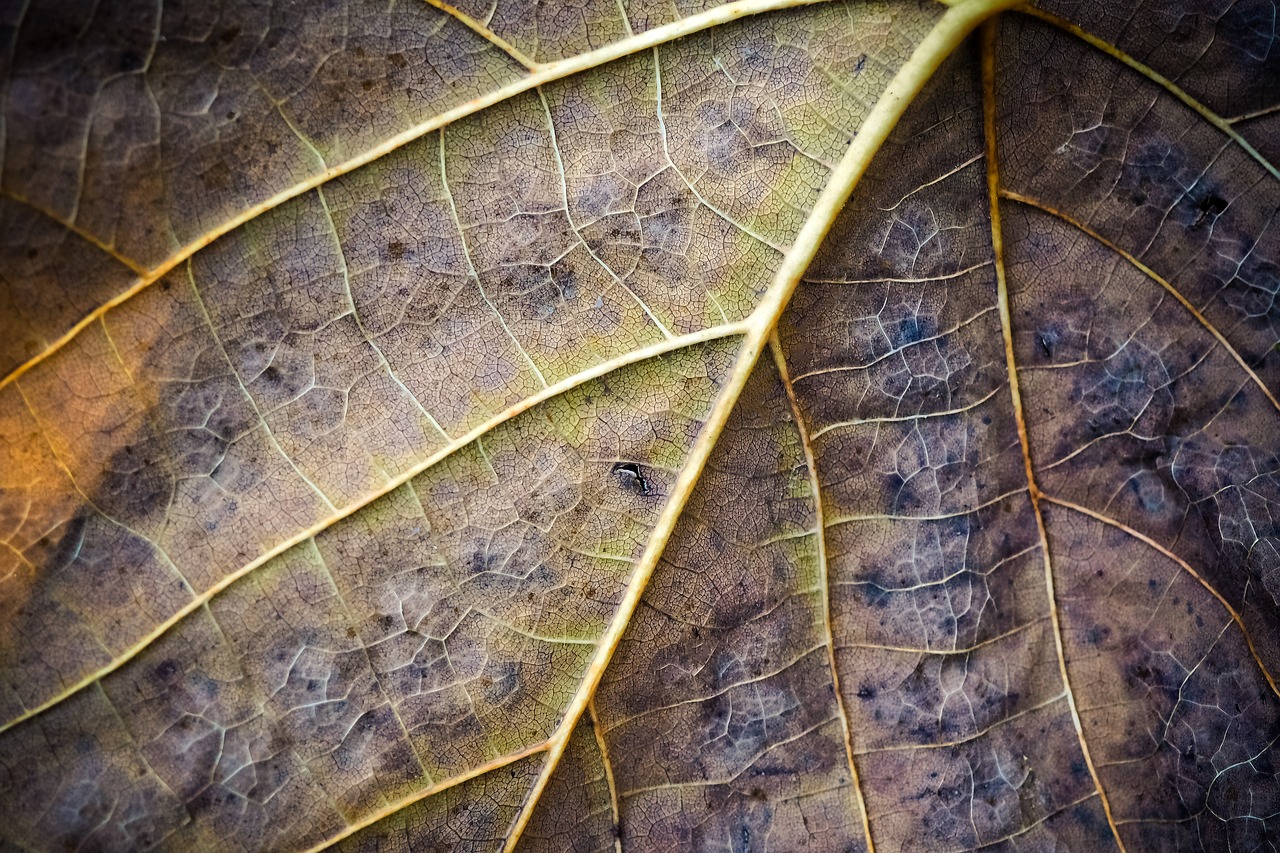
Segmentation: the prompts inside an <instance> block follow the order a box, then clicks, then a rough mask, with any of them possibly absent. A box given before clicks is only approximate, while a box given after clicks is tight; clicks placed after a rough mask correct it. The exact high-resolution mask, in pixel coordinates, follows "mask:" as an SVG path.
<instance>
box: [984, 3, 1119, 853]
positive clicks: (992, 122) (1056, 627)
mask: <svg viewBox="0 0 1280 853" xmlns="http://www.w3.org/2000/svg"><path fill="white" fill-rule="evenodd" d="M998 32H999V31H998V23H997V22H996V21H995V20H991V21H988V22H986V23H985V24H984V25H983V27H982V116H983V126H984V134H983V135H984V137H985V139H986V154H987V203H988V204H989V206H990V216H991V248H992V252H993V253H994V256H995V270H996V294H997V295H996V299H997V302H998V303H999V308H1000V328H1001V332H1002V333H1003V337H1004V354H1005V366H1006V370H1007V371H1008V375H1009V396H1010V397H1011V399H1012V403H1013V415H1014V419H1015V421H1016V422H1017V426H1018V443H1019V445H1020V446H1021V448H1022V464H1023V468H1024V470H1025V472H1026V477H1027V495H1028V497H1029V498H1030V500H1031V508H1032V510H1033V511H1034V513H1035V517H1036V531H1037V532H1038V534H1039V536H1040V552H1041V553H1042V554H1043V555H1044V583H1045V590H1046V593H1047V595H1048V597H1049V616H1050V619H1051V621H1052V623H1053V643H1054V647H1055V649H1056V651H1057V655H1058V673H1059V675H1060V676H1061V678H1062V686H1063V688H1064V689H1065V691H1066V697H1067V707H1068V708H1069V709H1070V710H1071V722H1072V724H1073V725H1074V726H1075V729H1076V739H1077V740H1078V741H1079V743H1080V752H1081V753H1082V754H1083V755H1084V761H1085V765H1086V766H1087V767H1088V768H1089V775H1090V776H1091V777H1092V778H1093V785H1094V787H1095V788H1097V790H1098V798H1099V799H1100V800H1101V802H1102V810H1103V811H1104V812H1105V813H1106V815H1107V823H1108V824H1109V825H1110V827H1111V834H1112V835H1113V836H1114V837H1115V839H1116V845H1117V846H1118V847H1119V848H1120V853H1125V846H1124V840H1123V839H1122V838H1121V837H1120V830H1119V828H1118V827H1117V826H1116V821H1115V817H1114V815H1112V813H1111V803H1110V801H1109V800H1108V798H1107V793H1106V791H1105V790H1104V789H1103V787H1102V780H1101V779H1100V778H1099V776H1098V770H1097V768H1096V767H1095V766H1094V763H1093V757H1092V756H1091V755H1090V753H1089V744H1088V743H1087V742H1086V741H1085V737H1084V726H1083V725H1082V724H1081V722H1080V712H1079V709H1077V708H1076V698H1075V693H1074V692H1073V691H1072V689H1071V679H1070V677H1069V676H1068V674H1067V656H1066V651H1065V649H1064V648H1063V642H1062V624H1061V620H1060V619H1059V616H1058V605H1057V600H1058V599H1057V594H1056V593H1055V592H1054V583H1053V564H1052V562H1051V560H1050V558H1049V534H1048V530H1047V529H1046V528H1045V524H1044V513H1043V511H1042V510H1041V507H1040V488H1039V486H1037V485H1036V478H1035V466H1034V464H1033V463H1032V460H1031V443H1030V441H1029V436H1028V434H1027V419H1026V414H1025V413H1024V411H1023V407H1022V392H1021V390H1020V388H1019V385H1018V366H1017V362H1016V360H1015V358H1014V349H1013V317H1012V313H1011V312H1010V310H1009V282H1008V279H1007V277H1006V275H1005V267H1004V235H1003V231H1002V229H1001V226H1000V173H999V167H998V162H997V159H996V158H997V153H998V151H997V147H996V99H995V79H996V67H995V53H996V38H997V35H998Z"/></svg>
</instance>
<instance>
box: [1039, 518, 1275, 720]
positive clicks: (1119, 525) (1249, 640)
mask: <svg viewBox="0 0 1280 853" xmlns="http://www.w3.org/2000/svg"><path fill="white" fill-rule="evenodd" d="M1040 497H1041V499H1043V500H1045V501H1047V502H1048V503H1051V504H1057V505H1058V506H1061V507H1066V508H1067V509H1070V510H1075V511H1076V512H1078V513H1080V514H1081V515H1087V516H1089V517H1090V518H1092V519H1094V520H1096V521H1101V522H1102V523H1103V524H1109V525H1111V526H1112V527H1114V528H1116V529H1117V530H1121V531H1123V532H1125V533H1127V534H1128V535H1130V536H1132V537H1133V538H1134V539H1137V540H1138V541H1139V542H1142V543H1143V544H1144V545H1147V546H1149V547H1151V548H1154V549H1155V550H1156V551H1159V552H1160V553H1161V554H1163V555H1164V556H1165V557H1168V558H1169V559H1170V560H1172V561H1173V562H1175V563H1177V564H1178V565H1179V566H1181V567H1182V569H1183V571H1185V572H1186V573H1187V574H1189V575H1191V577H1193V578H1195V579H1196V581H1197V582H1198V583H1199V584H1200V585H1201V586H1202V587H1204V588H1205V589H1206V590H1208V591H1209V594H1210V595H1212V596H1213V597H1214V598H1216V599H1218V602H1219V603H1220V604H1221V605H1222V606H1223V607H1224V608H1226V611H1227V613H1228V615H1230V616H1231V621H1232V622H1235V623H1236V627H1238V628H1239V629H1240V633H1241V634H1243V635H1244V641H1245V644H1246V645H1247V646H1248V647H1249V652H1250V653H1251V654H1252V655H1253V659H1254V661H1255V662H1256V663H1257V664H1258V669H1260V670H1262V677H1263V678H1265V679H1266V680H1267V684H1269V685H1271V692H1272V693H1274V694H1276V696H1277V697H1280V686H1277V684H1276V680H1275V678H1273V677H1272V676H1271V673H1270V672H1269V671H1268V670H1267V665H1266V664H1265V663H1263V661H1262V655H1260V654H1258V647H1257V646H1255V645H1254V644H1253V637H1251V636H1250V635H1249V630H1248V629H1247V628H1245V626H1244V619H1243V618H1242V617H1241V616H1240V613H1239V612H1238V611H1237V610H1236V609H1235V608H1234V607H1232V606H1231V602H1229V601H1227V599H1226V598H1224V597H1223V595H1222V593H1220V592H1218V591H1217V590H1216V589H1214V588H1213V585H1212V584H1210V583H1209V582H1208V581H1207V580H1205V579H1204V577H1203V576H1202V575H1201V574H1200V573H1199V572H1197V571H1196V570H1195V569H1194V568H1192V567H1191V564H1190V563H1188V562H1187V561H1186V560H1184V559H1182V558H1181V557H1179V556H1178V555H1177V554H1175V553H1173V552H1172V551H1170V550H1169V549H1168V548H1166V547H1164V546H1163V545H1161V544H1160V543H1159V542H1157V541H1156V540H1154V539H1152V538H1151V537H1150V536H1148V535H1146V534H1145V533H1142V532H1140V531H1138V530H1135V529H1134V528H1132V527H1130V526H1129V525H1127V524H1125V523H1123V522H1121V521H1118V520H1117V519H1114V518H1112V517H1111V516H1109V515H1105V514H1103V513H1100V512H1097V511H1096V510H1092V509H1089V508H1088V507H1086V506H1081V505H1080V504H1077V503H1072V502H1071V501H1068V500H1063V499H1062V498H1055V497H1051V496H1050V495H1044V494H1042V495H1041V496H1040Z"/></svg>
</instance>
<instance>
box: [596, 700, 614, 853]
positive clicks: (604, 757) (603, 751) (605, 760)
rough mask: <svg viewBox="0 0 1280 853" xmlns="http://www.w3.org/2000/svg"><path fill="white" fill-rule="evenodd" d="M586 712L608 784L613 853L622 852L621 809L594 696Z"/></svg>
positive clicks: (607, 746)
mask: <svg viewBox="0 0 1280 853" xmlns="http://www.w3.org/2000/svg"><path fill="white" fill-rule="evenodd" d="M587 713H588V714H589V715H590V716H591V733H592V734H593V735H595V739H596V748H597V749H599V750H600V764H601V765H602V766H603V767H604V780H605V782H606V783H607V784H608V786H609V808H610V809H611V810H612V814H613V849H614V853H622V809H621V807H620V805H619V803H618V783H617V781H616V780H615V779H614V778H613V764H612V763H611V762H610V761H609V745H608V744H607V743H605V740H604V727H603V726H602V725H601V724H600V715H599V714H597V713H596V697H594V696H592V697H591V701H590V702H588V703H587Z"/></svg>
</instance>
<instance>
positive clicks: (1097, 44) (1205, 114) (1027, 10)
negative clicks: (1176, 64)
mask: <svg viewBox="0 0 1280 853" xmlns="http://www.w3.org/2000/svg"><path fill="white" fill-rule="evenodd" d="M1018 11H1020V12H1022V13H1023V14H1025V15H1029V16H1030V17H1033V18H1039V19H1040V20H1042V21H1044V22H1045V23H1048V24H1052V25H1053V26H1055V27H1057V28H1058V29H1060V30H1064V31H1065V32H1068V33H1071V35H1073V36H1075V37H1076V38H1078V39H1080V40H1082V41H1084V42H1085V43H1087V44H1088V45H1090V46H1091V47H1094V48H1096V49H1098V50H1100V51H1102V52H1103V53H1105V54H1107V55H1108V56H1110V57H1112V58H1114V59H1116V60H1118V61H1120V62H1122V63H1123V64H1125V65H1127V66H1129V67H1130V68H1132V69H1133V70H1134V71H1137V72H1138V73H1139V74H1141V75H1142V76H1143V77H1146V78H1147V79H1148V80H1150V81H1151V82H1152V83H1155V84H1156V85H1157V86H1160V87H1161V88H1163V89H1164V90H1165V91H1167V92H1168V93H1169V94H1171V95H1173V96H1174V97H1175V98H1177V99H1178V100H1179V101H1182V103H1184V104H1186V105H1187V106H1188V107H1190V108H1191V109H1193V110H1195V111H1196V112H1197V113H1199V114H1200V117H1201V118H1203V119H1204V120H1205V121H1207V122H1209V123H1210V124H1212V125H1213V126H1214V127H1216V128H1218V130H1220V131H1222V132H1223V133H1225V134H1226V135H1227V136H1229V137H1231V139H1232V140H1234V141H1235V143H1236V144H1237V145H1239V146H1240V147H1241V148H1243V149H1244V150H1245V152H1246V153H1247V154H1248V155H1249V156H1250V157H1252V158H1253V159H1254V160H1256V161H1258V163H1259V164H1261V166H1262V168H1264V169H1266V170H1267V171H1268V172H1270V173H1271V176H1272V177H1273V178H1276V179H1277V180H1280V170H1277V169H1276V167H1275V166H1273V165H1272V164H1271V161H1270V160H1268V159H1267V158H1266V157H1263V156H1262V154H1261V153H1259V151H1258V149H1256V148H1254V147H1253V146H1252V145H1250V144H1249V142H1248V140H1246V139H1245V138H1244V137H1243V136H1241V135H1240V131H1238V130H1236V129H1235V128H1234V127H1232V126H1231V122H1229V121H1227V119H1225V118H1223V117H1222V116H1220V115H1218V114H1217V113H1215V112H1214V111H1213V110H1211V109H1209V108H1208V107H1206V106H1205V105H1204V104H1202V103H1200V102H1199V101H1198V100H1196V99H1195V98H1194V97H1192V96H1191V95H1190V94H1189V93H1188V92H1187V91H1186V90H1184V89H1183V88H1182V87H1181V86H1179V85H1178V84H1177V83H1174V82H1173V81H1172V80H1170V79H1169V78H1168V77H1165V76H1164V75H1163V74H1161V73H1160V72H1159V71H1156V70H1155V69H1154V68H1151V67H1150V66H1148V65H1146V64H1145V63H1143V62H1140V61H1139V60H1137V59H1135V58H1134V57H1132V56H1130V55H1129V54H1127V53H1125V52H1124V51H1123V50H1121V49H1120V48H1118V47H1116V46H1115V45H1113V44H1111V43H1110V42H1106V41H1103V40H1102V39H1100V38H1098V37H1097V36H1095V35H1094V34H1093V33H1090V32H1088V31H1086V30H1083V29H1081V28H1080V27H1078V26H1076V25H1075V24H1073V23H1071V22H1070V21H1068V20H1066V19H1064V18H1059V17H1058V16H1057V15H1054V14H1053V13H1051V12H1045V11H1043V10H1041V9H1036V8H1034V7H1032V6H1024V7H1022V8H1021V9H1019V10H1018Z"/></svg>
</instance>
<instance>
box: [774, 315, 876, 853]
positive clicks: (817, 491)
mask: <svg viewBox="0 0 1280 853" xmlns="http://www.w3.org/2000/svg"><path fill="white" fill-rule="evenodd" d="M769 351H770V352H772V353H773V363H774V364H775V365H776V366H777V368H778V378H779V379H780V380H781V381H782V387H783V388H785V389H786V391H787V400H788V401H790V403H791V413H792V417H793V418H794V420H795V424H796V432H797V433H798V434H799V436H800V447H801V449H802V450H803V451H804V462H805V467H806V468H808V469H809V488H810V489H811V490H812V491H813V514H814V517H815V519H816V523H815V525H814V526H815V532H814V535H815V536H816V537H817V544H818V570H819V571H820V572H821V575H822V625H823V629H824V630H825V632H826V638H825V639H826V646H827V665H828V666H829V667H830V668H831V687H832V689H833V690H834V691H835V696H836V710H837V711H838V712H839V714H840V729H841V731H842V732H843V734H844V754H845V759H846V760H847V761H848V762H849V774H850V775H851V776H852V777H853V779H852V781H853V793H854V797H855V799H856V800H857V801H858V815H859V817H860V818H861V819H862V831H863V834H865V835H866V837H867V853H876V845H875V842H874V841H872V839H871V816H870V815H869V814H868V813H867V802H866V798H865V797H864V796H863V795H862V783H861V781H860V780H859V779H858V767H857V765H856V764H855V763H854V760H853V734H852V731H851V727H850V725H849V711H848V709H847V708H846V707H845V704H844V694H842V693H841V692H840V672H839V669H838V668H837V667H836V640H835V632H834V631H833V630H832V627H831V579H830V565H829V563H828V562H827V533H826V525H825V524H824V518H823V512H822V487H821V484H820V483H819V482H818V463H817V459H816V457H815V456H814V453H813V443H812V442H811V441H810V440H809V429H808V427H807V426H806V425H805V421H804V416H803V415H802V414H801V413H800V401H799V400H797V399H796V390H795V386H793V385H792V384H791V375H790V373H789V372H788V370H787V359H786V356H785V355H783V352H782V342H781V341H779V340H778V333H777V331H776V330H775V331H774V333H773V335H772V336H771V337H770V338H769Z"/></svg>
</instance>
